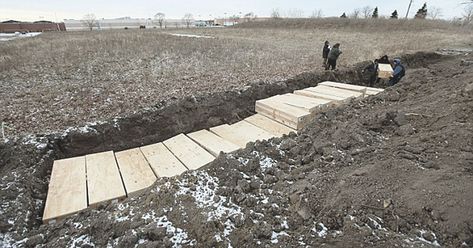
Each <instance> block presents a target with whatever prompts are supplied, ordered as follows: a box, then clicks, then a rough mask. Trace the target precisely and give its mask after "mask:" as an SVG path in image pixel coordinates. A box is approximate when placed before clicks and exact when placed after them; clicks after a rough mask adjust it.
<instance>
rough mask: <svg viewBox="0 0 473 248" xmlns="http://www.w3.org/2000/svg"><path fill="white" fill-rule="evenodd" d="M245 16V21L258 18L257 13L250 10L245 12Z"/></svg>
mask: <svg viewBox="0 0 473 248" xmlns="http://www.w3.org/2000/svg"><path fill="white" fill-rule="evenodd" d="M243 18H244V19H245V22H250V21H252V20H254V19H256V15H255V13H253V12H250V13H247V14H245V15H244V16H243Z"/></svg>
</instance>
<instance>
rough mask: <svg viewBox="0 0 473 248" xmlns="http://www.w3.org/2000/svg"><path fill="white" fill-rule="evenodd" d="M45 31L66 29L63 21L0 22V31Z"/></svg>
mask: <svg viewBox="0 0 473 248" xmlns="http://www.w3.org/2000/svg"><path fill="white" fill-rule="evenodd" d="M47 31H66V26H65V25H64V23H63V22H61V23H55V22H50V21H37V22H19V21H13V20H10V21H5V22H1V23H0V33H15V32H47Z"/></svg>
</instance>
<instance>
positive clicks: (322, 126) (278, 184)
mask: <svg viewBox="0 0 473 248" xmlns="http://www.w3.org/2000/svg"><path fill="white" fill-rule="evenodd" d="M472 58H473V56H471V55H468V56H464V55H462V56H456V57H442V56H439V55H432V54H430V55H429V54H417V55H416V56H407V57H406V58H405V60H406V61H407V64H408V68H409V71H408V74H407V76H406V77H405V78H404V79H403V80H402V81H401V83H400V84H399V85H396V86H394V87H390V88H387V89H386V91H385V92H383V93H381V94H379V95H376V96H371V97H368V98H365V99H362V100H354V101H352V102H350V103H348V104H346V105H343V106H341V107H338V108H336V109H331V110H327V111H326V112H324V113H321V114H320V115H318V117H317V118H316V119H315V120H314V121H313V122H312V123H311V124H310V125H309V126H308V127H307V128H305V129H304V130H303V131H301V132H299V134H298V135H295V134H291V135H289V136H285V137H283V138H278V139H272V140H270V141H267V142H256V143H251V144H249V145H248V146H247V148H246V149H242V150H239V151H237V152H235V153H232V154H228V155H224V154H221V155H220V156H219V157H218V159H217V160H216V161H214V162H212V163H211V164H209V165H208V166H206V168H204V169H202V170H199V171H193V172H188V173H185V174H183V175H181V176H178V177H176V178H168V179H166V178H163V179H160V180H158V182H157V183H156V184H155V185H154V186H153V187H152V188H151V189H149V190H147V191H146V192H143V193H142V194H141V195H138V196H136V197H134V198H129V199H126V200H124V201H123V202H121V203H119V204H115V205H113V204H111V205H108V206H105V207H102V208H99V209H89V210H86V211H84V212H82V213H80V214H77V215H74V216H71V217H69V218H66V219H65V220H61V221H59V222H58V223H56V224H51V225H41V215H42V211H43V209H42V208H43V205H44V200H45V198H46V192H47V181H48V180H47V179H48V177H49V174H50V169H51V165H52V161H53V160H54V159H57V158H63V157H70V156H75V155H80V154H85V153H91V152H96V151H104V150H108V149H115V150H120V149H126V148H130V147H134V146H137V145H141V144H149V143H153V142H159V141H162V140H164V139H166V138H168V137H171V136H173V135H175V134H177V133H179V132H188V131H192V130H197V129H201V128H207V127H210V126H213V125H218V124H220V123H223V122H233V121H237V120H239V119H241V118H244V117H246V116H247V115H249V114H251V113H252V111H253V109H252V108H253V106H254V100H256V99H259V98H264V97H267V96H269V95H272V94H277V93H282V92H290V91H292V90H294V89H296V88H303V87H308V86H311V85H316V84H317V83H318V82H320V81H323V80H327V79H331V80H337V81H342V82H355V81H362V78H363V75H361V74H360V73H359V68H361V67H362V66H363V65H362V64H360V65H356V66H355V67H356V68H352V69H351V70H344V71H339V72H336V73H322V74H319V75H316V74H310V73H309V74H304V75H301V76H300V77H298V78H295V79H292V80H288V81H286V82H280V83H278V84H275V85H272V86H270V85H252V86H249V87H248V88H247V89H245V90H242V91H239V92H224V93H220V94H216V95H214V96H213V98H214V99H216V100H215V101H211V100H209V99H210V98H209V97H208V96H195V97H190V98H188V99H185V100H176V101H174V102H170V103H163V104H160V105H158V106H156V107H155V108H153V109H151V110H147V111H143V112H142V113H138V114H136V115H135V116H131V117H126V118H121V119H117V120H111V121H109V122H106V123H102V124H97V125H95V126H89V127H82V128H75V129H70V130H68V131H67V132H65V133H63V134H47V135H37V136H28V137H21V138H18V139H14V140H11V141H10V142H8V143H5V144H2V145H0V177H1V179H2V180H1V181H0V189H1V191H0V199H1V203H0V204H1V207H0V246H6V247H8V246H9V245H17V246H26V247H34V246H37V245H44V246H47V247H65V246H72V247H90V246H92V245H95V246H97V247H106V246H118V247H131V246H138V247H171V246H178V245H182V246H191V245H193V246H197V247H212V246H215V247H229V246H230V245H231V246H232V247H242V246H245V247H260V246H263V247H265V246H271V247H272V246H276V247H278V246H280V247H298V246H312V247H313V246H315V247H317V246H322V245H325V246H329V247H358V246H360V247H366V246H368V247H395V246H399V247H430V246H432V247H434V246H437V245H441V246H446V247H460V246H462V245H464V246H465V247H469V246H472V245H473V208H472V207H471V206H472V205H473V194H472V193H471V191H472V190H473V117H472V116H473V67H472V66H471V65H468V64H465V63H462V60H463V61H471V60H472ZM461 65H463V66H461ZM210 107H213V108H210ZM186 117H187V118H186Z"/></svg>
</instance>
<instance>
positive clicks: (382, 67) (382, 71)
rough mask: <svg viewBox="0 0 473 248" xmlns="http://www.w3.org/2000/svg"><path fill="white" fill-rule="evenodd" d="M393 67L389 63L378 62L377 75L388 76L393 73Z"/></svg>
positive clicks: (380, 76)
mask: <svg viewBox="0 0 473 248" xmlns="http://www.w3.org/2000/svg"><path fill="white" fill-rule="evenodd" d="M393 72H394V70H393V68H392V67H391V65H390V64H378V77H379V78H390V77H392V75H393Z"/></svg>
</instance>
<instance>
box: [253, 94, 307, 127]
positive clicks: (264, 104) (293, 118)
mask: <svg viewBox="0 0 473 248" xmlns="http://www.w3.org/2000/svg"><path fill="white" fill-rule="evenodd" d="M255 110H256V112H257V113H259V114H262V115H264V116H267V117H269V118H270V119H273V120H275V121H277V122H280V123H282V124H284V125H286V126H288V127H291V128H293V129H296V130H299V129H300V128H302V127H303V126H304V125H305V124H306V123H307V122H308V120H310V118H311V113H310V112H309V111H307V110H305V109H302V108H297V107H293V106H290V105H287V104H283V103H280V102H275V101H272V100H270V99H265V100H259V101H256V106H255Z"/></svg>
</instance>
